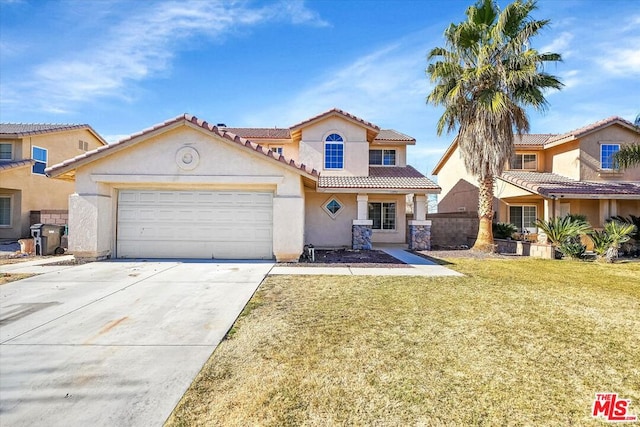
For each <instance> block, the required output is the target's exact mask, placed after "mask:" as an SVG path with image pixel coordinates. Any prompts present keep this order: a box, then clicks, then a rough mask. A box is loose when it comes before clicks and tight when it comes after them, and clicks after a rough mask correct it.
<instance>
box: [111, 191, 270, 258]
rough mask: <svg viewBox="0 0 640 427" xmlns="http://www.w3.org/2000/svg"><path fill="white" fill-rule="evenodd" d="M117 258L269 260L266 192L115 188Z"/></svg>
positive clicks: (268, 200)
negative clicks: (116, 190) (116, 193)
mask: <svg viewBox="0 0 640 427" xmlns="http://www.w3.org/2000/svg"><path fill="white" fill-rule="evenodd" d="M116 234H117V236H116V242H117V243H116V256H117V257H118V258H206V259H272V258H273V194H272V193H269V192H240V191H238V192H232V191H170V190H166V191H165V190H120V191H119V194H118V219H117V231H116Z"/></svg>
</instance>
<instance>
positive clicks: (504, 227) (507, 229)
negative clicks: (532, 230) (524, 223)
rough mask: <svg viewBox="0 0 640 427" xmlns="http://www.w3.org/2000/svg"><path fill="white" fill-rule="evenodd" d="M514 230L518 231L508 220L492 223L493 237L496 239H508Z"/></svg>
mask: <svg viewBox="0 0 640 427" xmlns="http://www.w3.org/2000/svg"><path fill="white" fill-rule="evenodd" d="M516 231H518V228H517V227H516V226H515V225H513V224H511V223H509V222H494V223H493V237H494V238H496V239H508V238H510V237H511V236H512V235H513V233H515V232H516Z"/></svg>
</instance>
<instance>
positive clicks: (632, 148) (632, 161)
mask: <svg viewBox="0 0 640 427" xmlns="http://www.w3.org/2000/svg"><path fill="white" fill-rule="evenodd" d="M634 124H635V125H636V129H637V130H638V132H640V114H638V116H637V117H636V120H635V122H634ZM615 159H616V161H617V162H618V165H619V166H620V168H622V169H626V168H632V167H634V166H638V165H640V143H639V142H636V143H633V144H630V145H625V146H624V147H620V150H619V151H618V152H617V153H616V154H615Z"/></svg>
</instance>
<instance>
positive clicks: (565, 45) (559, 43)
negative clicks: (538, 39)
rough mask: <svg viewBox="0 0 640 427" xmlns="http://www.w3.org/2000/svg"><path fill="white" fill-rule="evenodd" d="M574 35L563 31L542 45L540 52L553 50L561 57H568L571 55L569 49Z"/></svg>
mask: <svg viewBox="0 0 640 427" xmlns="http://www.w3.org/2000/svg"><path fill="white" fill-rule="evenodd" d="M573 37H574V35H573V34H572V33H570V32H568V31H563V32H562V33H560V35H559V36H558V37H556V38H554V39H553V41H552V42H551V43H549V44H547V45H545V46H542V47H541V48H540V49H539V51H540V52H553V53H559V54H560V55H562V57H563V58H565V59H566V58H568V57H570V56H571V55H572V53H573V52H572V51H571V50H570V49H569V47H570V45H571V41H572V40H573Z"/></svg>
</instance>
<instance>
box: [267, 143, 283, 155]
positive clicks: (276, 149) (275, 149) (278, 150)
mask: <svg viewBox="0 0 640 427" xmlns="http://www.w3.org/2000/svg"><path fill="white" fill-rule="evenodd" d="M269 150H271V151H273V152H274V154H279V155H281V156H284V147H283V146H282V145H273V146H271V147H269Z"/></svg>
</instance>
